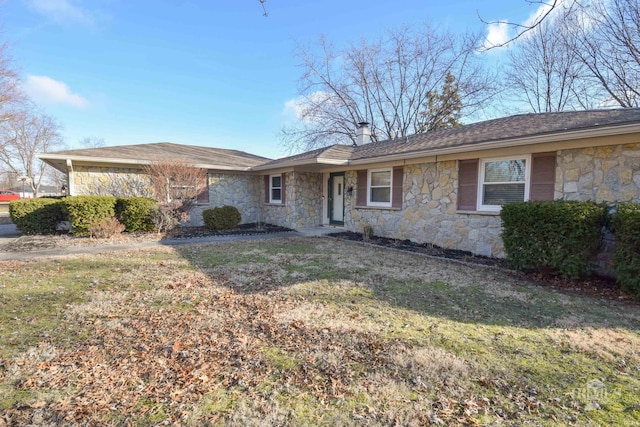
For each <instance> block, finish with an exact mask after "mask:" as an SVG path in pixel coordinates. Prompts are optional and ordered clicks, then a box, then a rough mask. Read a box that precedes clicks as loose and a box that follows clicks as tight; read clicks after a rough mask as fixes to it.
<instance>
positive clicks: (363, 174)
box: [356, 169, 368, 206]
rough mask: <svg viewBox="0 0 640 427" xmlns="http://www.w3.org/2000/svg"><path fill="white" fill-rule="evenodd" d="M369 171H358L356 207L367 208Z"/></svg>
mask: <svg viewBox="0 0 640 427" xmlns="http://www.w3.org/2000/svg"><path fill="white" fill-rule="evenodd" d="M367 191H368V190H367V171H366V169H365V170H361V171H358V183H357V188H356V195H357V197H356V206H367Z"/></svg>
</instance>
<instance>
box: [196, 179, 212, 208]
mask: <svg viewBox="0 0 640 427" xmlns="http://www.w3.org/2000/svg"><path fill="white" fill-rule="evenodd" d="M196 201H197V202H198V203H202V204H207V203H209V174H207V175H205V177H204V187H202V191H200V193H199V194H198V196H197V197H196Z"/></svg>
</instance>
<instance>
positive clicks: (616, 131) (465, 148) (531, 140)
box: [349, 123, 640, 165]
mask: <svg viewBox="0 0 640 427" xmlns="http://www.w3.org/2000/svg"><path fill="white" fill-rule="evenodd" d="M638 132H640V124H637V123H636V124H632V125H623V126H615V127H606V128H596V129H594V128H591V129H583V130H578V131H571V132H562V133H556V134H544V135H535V136H528V137H521V138H511V139H506V140H500V141H487V142H480V143H475V144H467V145H461V146H458V147H450V148H442V149H430V150H429V149H427V150H419V151H413V152H410V153H398V154H390V155H386V156H377V157H367V158H364V159H358V160H352V161H350V162H349V164H350V165H361V164H368V163H378V162H384V161H393V160H407V159H413V158H417V157H431V156H443V155H447V154H459V153H465V152H473V151H484V150H491V149H495V148H508V147H519V146H523V145H536V144H544V143H552V142H561V141H569V140H574V139H583V138H598V137H607V136H616V135H624V134H630V133H638Z"/></svg>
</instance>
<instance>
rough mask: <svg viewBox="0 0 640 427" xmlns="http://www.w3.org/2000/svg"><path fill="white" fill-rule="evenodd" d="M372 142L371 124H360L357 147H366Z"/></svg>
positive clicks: (357, 132) (357, 131) (357, 133)
mask: <svg viewBox="0 0 640 427" xmlns="http://www.w3.org/2000/svg"><path fill="white" fill-rule="evenodd" d="M370 142H371V128H370V127H369V123H367V122H360V123H358V127H357V128H356V145H364V144H368V143H370Z"/></svg>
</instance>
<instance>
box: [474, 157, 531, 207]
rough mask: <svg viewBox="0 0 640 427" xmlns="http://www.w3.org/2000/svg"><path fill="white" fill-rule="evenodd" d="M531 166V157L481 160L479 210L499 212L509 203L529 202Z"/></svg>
mask: <svg viewBox="0 0 640 427" xmlns="http://www.w3.org/2000/svg"><path fill="white" fill-rule="evenodd" d="M530 164H531V159H530V157H521V158H499V159H483V160H481V162H480V177H479V180H478V181H479V182H478V210H495V211H499V210H500V207H501V206H502V205H505V204H507V203H511V202H522V201H525V200H528V199H529V197H528V195H529V175H530Z"/></svg>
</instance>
